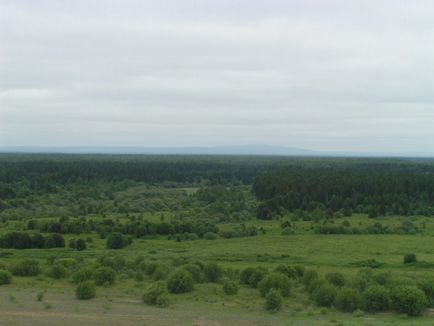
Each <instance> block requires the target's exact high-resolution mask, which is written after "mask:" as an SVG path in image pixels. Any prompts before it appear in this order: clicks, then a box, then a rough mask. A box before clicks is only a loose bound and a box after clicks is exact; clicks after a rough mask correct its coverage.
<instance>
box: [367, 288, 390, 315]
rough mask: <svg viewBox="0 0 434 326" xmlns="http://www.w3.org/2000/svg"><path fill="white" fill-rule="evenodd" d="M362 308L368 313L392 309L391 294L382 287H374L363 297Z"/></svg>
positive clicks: (368, 289)
mask: <svg viewBox="0 0 434 326" xmlns="http://www.w3.org/2000/svg"><path fill="white" fill-rule="evenodd" d="M362 307H363V309H364V310H366V311H368V312H377V311H385V310H387V309H389V307H390V293H389V291H388V290H387V289H386V288H385V287H384V286H381V285H373V286H370V287H368V288H367V289H366V291H365V292H364V293H363V295H362Z"/></svg>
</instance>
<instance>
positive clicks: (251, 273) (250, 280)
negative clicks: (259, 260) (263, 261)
mask: <svg viewBox="0 0 434 326" xmlns="http://www.w3.org/2000/svg"><path fill="white" fill-rule="evenodd" d="M267 274H268V271H267V270H266V269H265V268H263V267H247V268H245V269H243V270H242V272H241V275H240V282H241V284H246V285H249V286H251V287H252V288H256V287H258V283H259V282H260V281H262V279H263V278H264V277H265V275H267Z"/></svg>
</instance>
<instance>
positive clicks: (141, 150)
mask: <svg viewBox="0 0 434 326" xmlns="http://www.w3.org/2000/svg"><path fill="white" fill-rule="evenodd" d="M0 153H59V154H154V155H268V156H329V157H330V156H336V157H420V158H432V157H434V153H419V152H413V153H408V152H403V153H381V152H376V153H375V152H326V151H313V150H309V149H304V148H294V147H284V146H272V145H240V146H209V147H132V146H131V147H128V146H125V147H122V146H74V147H36V146H35V147H33V146H10V147H0Z"/></svg>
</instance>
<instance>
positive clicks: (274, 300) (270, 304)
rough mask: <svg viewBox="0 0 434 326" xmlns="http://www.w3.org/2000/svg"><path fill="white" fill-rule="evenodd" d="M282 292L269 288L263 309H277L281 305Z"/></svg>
mask: <svg viewBox="0 0 434 326" xmlns="http://www.w3.org/2000/svg"><path fill="white" fill-rule="evenodd" d="M282 302H283V298H282V294H281V293H280V291H279V290H277V289H271V290H270V291H269V292H268V293H267V294H266V296H265V309H267V310H268V311H278V310H280V308H281V307H282Z"/></svg>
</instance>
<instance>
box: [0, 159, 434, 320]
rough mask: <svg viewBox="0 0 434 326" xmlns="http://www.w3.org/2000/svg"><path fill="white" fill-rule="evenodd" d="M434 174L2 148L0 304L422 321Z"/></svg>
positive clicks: (412, 169) (367, 165)
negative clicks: (22, 151) (18, 151)
mask: <svg viewBox="0 0 434 326" xmlns="http://www.w3.org/2000/svg"><path fill="white" fill-rule="evenodd" d="M433 175H434V163H433V162H432V161H430V160H398V159H396V160H380V159H335V158H330V159H325V158H322V159H319V158H309V159H308V158H267V157H249V158H240V157H182V156H179V157H158V156H105V155H103V156H81V155H77V156H75V155H71V156H68V155H64V156H63V155H0V247H1V248H2V250H1V252H0V285H3V284H9V285H7V286H2V291H1V293H0V296H2V302H3V303H5V302H6V304H2V307H3V306H4V308H1V307H0V310H1V309H3V310H2V313H3V312H5V313H7V309H9V310H10V309H11V306H13V307H20V308H19V309H27V307H29V306H30V304H29V303H28V301H26V300H30V299H28V298H31V300H32V301H34V302H35V303H33V304H36V303H38V304H39V306H38V309H41V307H42V309H53V311H54V310H57V309H59V310H58V311H56V313H60V311H61V309H67V308H68V307H74V308H73V309H76V310H77V312H74V314H75V313H76V314H77V316H79V315H80V313H81V311H84V308H83V307H84V306H81V305H80V304H79V303H78V301H77V299H79V300H85V299H91V298H93V297H95V296H97V298H98V300H91V301H87V302H86V304H87V305H89V307H92V309H93V310H94V311H95V314H101V313H100V312H99V311H100V310H101V306H102V309H103V311H104V313H107V312H108V311H109V310H110V309H111V307H112V306H113V307H116V309H126V311H130V313H132V314H134V313H135V312H134V311H135V310H134V309H135V308H134V307H135V305H136V302H137V300H140V299H142V300H143V302H144V303H145V304H142V307H141V309H145V310H146V314H142V315H141V318H143V315H146V316H151V317H149V318H154V317H152V316H156V317H155V318H162V319H161V320H163V319H164V318H169V317H170V318H172V317H173V316H177V317H178V319H179V320H184V318H186V320H187V321H186V322H185V324H189V325H190V324H194V323H196V321H195V320H193V319H194V318H196V317H194V316H202V315H204V316H205V315H206V316H207V318H210V320H214V319H215V320H218V322H216V323H221V324H233V325H238V324H240V325H242V321H243V320H244V318H246V319H245V320H248V322H247V323H251V324H273V325H274V324H276V325H287V324H288V320H290V319H288V318H291V320H292V318H293V320H294V323H295V324H300V325H311V324H327V323H329V322H330V323H336V324H349V325H365V324H375V325H377V324H378V325H385V324H394V325H395V324H396V325H406V324H409V323H411V324H419V323H420V324H421V325H430V324H431V320H430V317H429V310H427V308H429V307H432V305H433V302H434V280H432V277H431V269H432V266H433V264H434V257H433V256H432V254H431V252H432V241H431V239H432V236H434V222H433V220H432V218H431V217H432V216H434V210H433V207H434V206H433V203H434V198H433V194H434V192H433V186H432V184H431V183H432V180H434V179H433ZM65 244H67V246H65ZM416 257H417V259H416ZM403 262H404V263H403ZM96 287H98V294H97V295H96V293H95V289H96ZM74 292H75V297H74ZM5 296H6V297H5ZM35 296H36V299H35ZM51 300H53V301H51ZM54 300H56V301H54ZM53 302H59V304H57V303H54V304H52V303H53ZM101 302H102V303H101ZM133 302H134V304H133ZM8 304H9V306H8ZM62 305H64V306H62ZM96 305H97V306H96ZM169 305H170V309H169V310H165V311H166V312H159V311H161V309H160V310H159V309H157V308H156V307H168V306H169ZM86 307H87V306H86ZM264 308H265V309H264ZM17 309H18V308H17ZM32 309H34V308H32ZM35 309H36V308H35ZM86 309H87V308H86ZM89 309H90V308H89ZM129 309H130V310H129ZM116 311H119V312H120V310H116ZM267 311H269V312H274V314H273V315H272V316H271V315H270V314H269V313H267ZM377 312H387V314H375V313H377ZM71 313H72V311H70V312H69V314H71ZM122 314H123V312H122ZM288 314H291V316H289V315H288ZM403 314H405V315H406V316H408V317H404V316H403ZM107 315H112V314H107ZM125 315H127V313H125ZM157 316H159V317H157ZM146 318H148V317H146ZM173 318H175V317H173ZM207 318H203V320H207ZM231 318H232V319H231ZM406 318H408V319H406ZM409 318H411V320H409ZM179 320H171V323H166V324H174V323H177V321H179ZM228 320H232V322H227V323H226V321H228ZM140 321H141V322H142V323H143V320H142V319H140ZM374 321H375V322H374ZM149 323H150V324H153V323H159V321H158V322H156V321H155V320H152V321H150V322H149ZM197 323H200V322H197ZM161 324H164V322H163V321H162V322H161Z"/></svg>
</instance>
